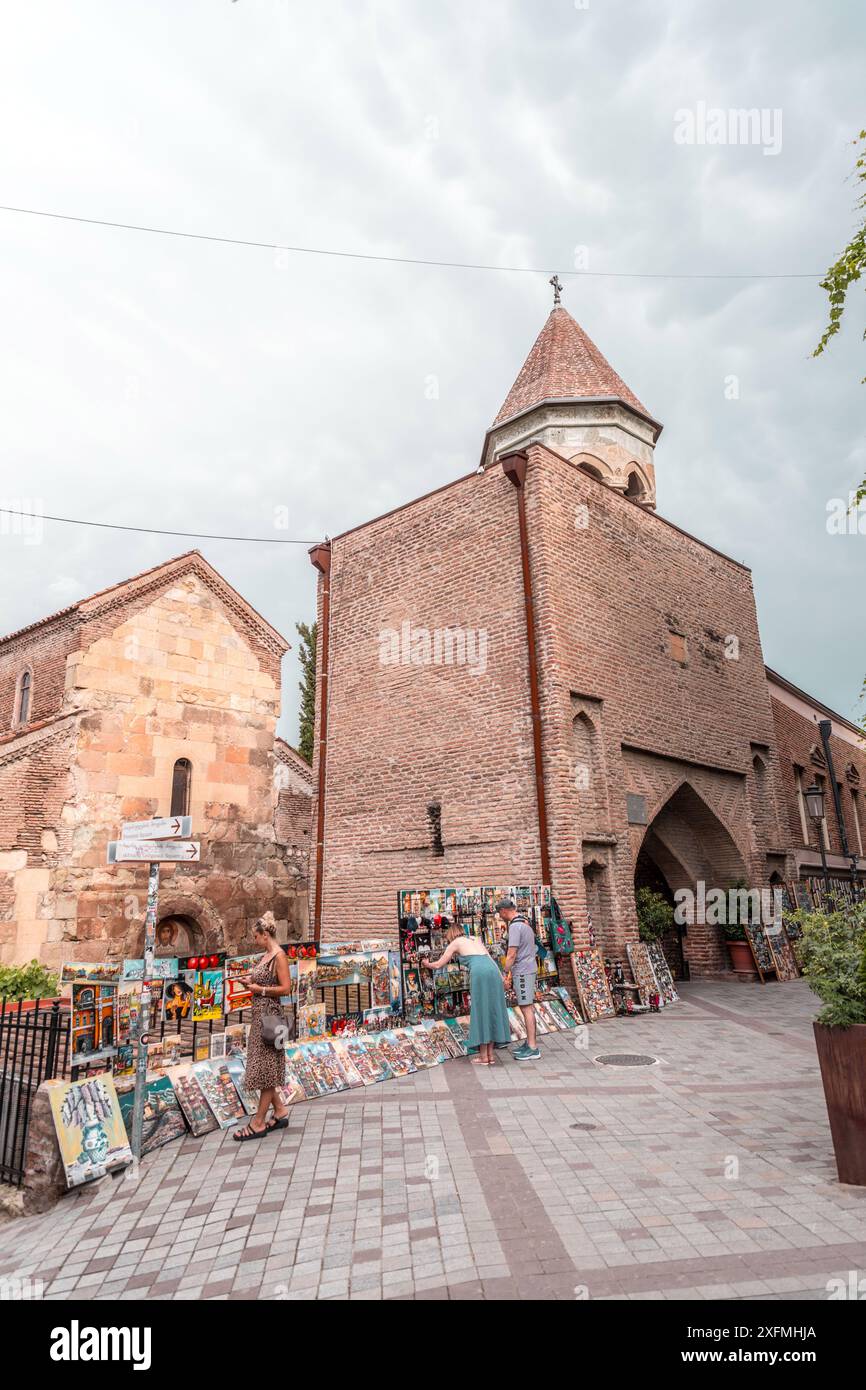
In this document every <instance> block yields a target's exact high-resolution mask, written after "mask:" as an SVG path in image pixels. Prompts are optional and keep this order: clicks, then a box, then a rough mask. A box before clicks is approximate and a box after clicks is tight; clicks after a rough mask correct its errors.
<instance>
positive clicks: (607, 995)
mask: <svg viewBox="0 0 866 1390" xmlns="http://www.w3.org/2000/svg"><path fill="white" fill-rule="evenodd" d="M572 960H573V961H574V969H575V974H576V976H577V991H578V994H579V995H580V1003H581V1008H582V1011H583V1014H584V1016H585V1017H586V1018H587V1019H588V1020H589V1022H590V1023H595V1021H596V1019H598V1018H613V1017H614V1015H615V1013H616V1009H615V1008H614V1004H613V996H612V995H611V992H610V985H609V984H608V982H607V975H606V974H605V971H604V961H603V960H602V958H601V952H600V951H597V950H595V949H592V950H589V951H575V953H574V955H573V956H572Z"/></svg>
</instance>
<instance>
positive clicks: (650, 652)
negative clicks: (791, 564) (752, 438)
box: [311, 303, 866, 974]
mask: <svg viewBox="0 0 866 1390" xmlns="http://www.w3.org/2000/svg"><path fill="white" fill-rule="evenodd" d="M661 430H662V426H661V424H660V423H659V422H658V421H657V420H656V419H655V418H654V417H653V416H652V415H651V414H650V412H649V410H648V409H647V408H646V407H645V406H644V405H643V404H642V403H641V401H640V400H639V399H638V397H637V396H636V395H635V394H634V392H633V391H632V390H631V389H630V388H629V387H628V386H627V385H626V384H625V383H624V382H623V381H622V380H621V378H620V377H619V376H618V375H617V373H616V372H615V371H614V370H613V368H612V367H611V366H610V365H609V363H608V362H607V361H606V360H605V358H604V357H603V356H602V354H601V352H600V351H599V349H598V348H597V347H596V346H595V345H594V344H593V343H592V342H591V341H590V339H589V338H588V337H587V335H586V333H585V332H584V331H583V330H582V328H580V327H579V326H578V324H577V323H576V322H575V321H574V319H573V318H572V317H571V316H570V315H569V314H568V313H567V311H566V310H565V309H564V308H562V307H561V306H560V305H559V304H558V303H556V305H555V307H554V309H553V311H552V312H551V314H550V316H549V318H548V319H547V322H546V323H545V325H544V327H543V329H542V331H541V333H540V334H539V336H538V339H537V341H536V342H535V345H534V346H533V348H532V350H531V352H530V354H529V356H528V358H527V359H526V362H525V363H524V365H523V367H522V369H521V371H520V373H519V375H518V377H517V379H516V381H515V383H514V385H513V386H512V388H511V391H510V392H509V393H508V396H507V397H506V400H505V403H504V404H503V406H502V409H501V410H500V411H499V413H498V415H497V416H496V418H495V420H494V422H493V424H492V426H491V428H490V429H489V430H488V432H487V435H486V437H485V440H484V443H483V447H482V451H481V459H480V464H479V467H478V469H477V471H475V472H473V473H471V474H469V475H468V476H466V477H462V478H458V479H456V480H455V481H454V482H451V483H449V484H446V485H445V486H444V487H441V488H438V489H437V490H436V491H434V492H432V493H429V494H428V495H426V496H424V497H420V498H418V499H416V500H415V501H412V502H409V503H407V504H406V505H405V506H402V507H399V508H397V509H396V510H394V511H393V512H390V513H388V514H387V515H385V516H381V517H378V518H376V519H375V520H373V521H370V522H367V523H366V524H364V525H361V526H358V527H356V528H354V529H353V530H351V531H348V532H346V533H344V534H342V535H340V536H337V537H335V538H334V539H333V540H331V541H327V542H324V543H323V544H322V545H319V546H316V547H315V548H314V549H313V551H312V552H311V559H312V562H313V564H314V565H315V567H316V568H317V569H318V571H319V581H318V585H319V594H318V619H319V672H320V673H321V678H320V682H319V701H318V707H317V750H316V759H315V766H314V774H315V788H314V806H313V836H314V840H315V842H316V843H315V853H314V855H313V856H312V857H311V872H312V873H313V875H314V882H313V889H312V892H311V900H312V903H313V912H314V922H315V923H316V924H317V927H316V929H317V931H321V933H322V935H324V936H327V937H329V938H333V937H339V936H346V935H348V936H358V935H364V934H371V933H372V934H375V935H377V936H378V935H382V934H385V933H389V932H391V933H395V934H396V894H397V891H398V889H400V888H404V887H424V886H459V885H461V884H463V885H468V884H484V883H524V882H536V883H538V882H550V883H551V884H552V885H553V888H554V891H555V893H556V895H557V897H558V899H559V901H560V904H561V906H562V908H563V910H564V912H565V914H566V915H567V916H568V917H570V918H571V919H572V920H573V922H574V926H575V932H576V937H577V940H578V942H579V943H581V944H586V942H587V941H588V939H589V924H590V920H591V922H592V925H593V928H594V931H595V935H596V939H597V941H598V944H599V945H600V946H601V948H602V949H603V950H604V951H605V952H608V953H610V954H616V955H620V954H622V953H623V948H624V946H625V943H626V942H627V941H628V940H632V939H636V915H635V896H634V895H635V886H636V884H637V885H640V884H642V883H646V884H660V885H662V886H663V887H664V888H666V889H667V890H669V891H670V892H672V891H674V890H676V889H677V888H679V887H692V888H693V889H694V888H695V885H696V884H697V883H698V882H699V881H701V880H703V881H704V883H705V884H706V885H707V888H709V887H713V886H717V887H729V886H733V885H735V884H737V883H747V884H749V885H751V886H755V887H760V886H764V885H769V884H770V883H771V882H773V883H775V882H779V881H783V880H784V881H790V880H791V879H792V878H795V877H796V876H797V875H798V874H799V873H800V872H801V870H802V871H804V872H805V871H806V870H808V869H810V868H812V867H813V864H814V863H820V858H819V855H818V851H817V842H816V841H814V840H813V842H812V843H811V845H810V836H811V835H812V834H813V829H812V827H811V825H810V824H808V823H807V821H806V820H804V819H803V816H802V804H801V803H802V793H803V791H804V789H805V786H807V785H809V784H810V783H811V781H812V780H813V777H814V774H815V773H816V772H821V769H820V768H819V765H818V764H817V763H816V761H815V759H816V757H817V756H818V754H819V753H820V751H821V750H820V747H819V739H818V735H817V721H818V720H819V719H822V718H825V717H827V716H830V715H831V712H830V711H826V710H825V709H824V707H823V706H822V705H820V704H819V703H818V702H815V701H812V700H811V697H809V696H807V695H805V694H804V692H802V691H797V690H796V688H795V687H793V686H790V685H789V684H788V683H787V682H785V681H784V680H783V678H781V677H771V678H770V679H768V675H767V672H766V670H765V666H764V660H763V655H762V651H761V639H760V634H759V631H758V621H757V615H756V611H755V599H754V594H753V591H752V581H751V575H750V573H749V570H748V569H747V568H746V567H745V566H744V565H742V564H740V563H739V562H738V561H737V560H735V559H732V558H731V557H729V556H727V555H723V554H721V553H720V552H719V551H717V550H715V549H714V548H713V547H712V546H709V545H706V544H705V543H704V542H702V541H701V540H699V539H698V538H697V537H695V536H692V535H689V534H687V533H686V532H685V531H683V530H682V529H681V528H680V527H678V526H675V525H674V524H673V523H671V522H670V521H667V520H666V519H665V518H664V517H662V516H660V515H659V514H658V513H657V511H656V491H655V450H656V445H657V443H658V440H659V436H660V434H661ZM832 721H833V751H834V757H833V762H834V768H835V773H836V776H837V780H841V783H842V784H843V790H844V792H845V799H844V802H843V823H845V824H847V829H848V830H849V832H850V833H849V834H848V836H847V839H848V842H849V849H850V845H852V844H856V846H857V850H858V853H859V856H860V863H859V867H860V870H861V871H862V870H863V869H866V861H864V860H863V859H862V852H863V847H862V840H860V839H859V838H858V837H859V830H857V829H856V828H855V827H856V825H857V822H856V821H855V817H856V816H857V814H858V800H857V798H858V797H859V779H860V778H861V777H863V778H866V758H864V755H863V752H862V747H863V745H862V741H861V738H860V736H859V733H858V731H857V729H856V727H855V726H854V725H851V724H849V723H848V722H847V721H845V720H842V719H840V718H839V717H838V716H835V715H833V716H832ZM822 775H823V776H824V777H825V782H826V783H827V785H828V788H829V782H827V776H828V774H827V768H826V767H824V768H823V773H822ZM852 793H853V799H852ZM826 814H827V817H828V818H830V819H831V820H832V818H833V816H834V806H833V804H832V802H831V799H830V798H829V796H828V810H827V813H826ZM825 834H827V836H828V839H827V848H828V850H829V851H830V853H831V864H832V866H833V868H834V871H838V872H839V873H847V872H848V871H849V869H848V866H849V860H848V859H846V858H845V857H844V855H843V853H842V846H841V844H840V843H839V842H838V841H839V836H838V834H837V833H836V832H835V831H834V832H833V834H832V835H831V834H830V831H829V829H828V828H825ZM684 950H685V951H686V954H687V959H688V963H689V966H690V969H691V971H692V973H693V974H698V973H717V972H721V971H724V970H726V969H727V957H726V953H725V949H724V943H723V941H722V936H721V932H720V929H719V928H718V927H710V926H701V925H699V924H698V925H694V926H690V927H689V929H688V937H687V941H686V943H684Z"/></svg>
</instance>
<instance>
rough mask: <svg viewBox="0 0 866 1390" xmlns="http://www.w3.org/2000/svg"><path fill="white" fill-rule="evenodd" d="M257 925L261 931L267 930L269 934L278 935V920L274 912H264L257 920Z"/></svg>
mask: <svg viewBox="0 0 866 1390" xmlns="http://www.w3.org/2000/svg"><path fill="white" fill-rule="evenodd" d="M256 926H257V927H258V929H259V931H265V932H267V934H268V936H276V934H277V922H276V918H275V917H274V914H273V913H272V912H266V913H264V915H263V916H262V917H260V918H259V920H258V921H257V922H256Z"/></svg>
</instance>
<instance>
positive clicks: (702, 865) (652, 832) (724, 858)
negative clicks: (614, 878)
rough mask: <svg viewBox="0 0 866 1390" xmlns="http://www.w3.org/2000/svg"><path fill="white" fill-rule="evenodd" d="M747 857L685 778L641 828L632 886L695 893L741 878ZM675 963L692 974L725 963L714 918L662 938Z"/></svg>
mask: <svg viewBox="0 0 866 1390" xmlns="http://www.w3.org/2000/svg"><path fill="white" fill-rule="evenodd" d="M748 879H749V871H748V867H747V862H746V858H745V856H744V854H743V852H742V851H741V849H740V848H739V846H738V844H737V842H736V840H735V839H734V836H733V834H732V833H731V831H730V830H729V829H728V827H727V826H726V825H725V824H724V822H723V821H722V820H721V819H720V817H719V816H718V815H717V814H716V812H715V811H714V810H713V809H712V807H711V806H710V805H709V803H708V802H707V801H706V800H705V799H704V797H703V796H701V794H700V792H698V791H697V790H696V789H695V787H694V786H693V785H692V784H691V782H689V781H684V782H681V783H680V784H679V786H678V787H677V788H676V790H675V791H673V792H672V793H671V794H670V796H668V798H667V800H666V801H665V802H664V804H663V805H662V806H661V807H660V808H659V810H658V811H657V812H656V814H655V815H654V816H653V818H652V820H651V821H650V823H649V825H648V826H647V828H646V831H645V833H644V836H643V839H642V842H641V844H640V847H639V850H638V853H637V857H636V861H635V887H636V888H639V887H652V888H654V889H655V890H656V891H659V892H662V893H663V895H664V896H665V897H667V898H668V900H669V901H670V902H671V903H673V901H674V895H675V893H676V892H677V890H678V889H681V888H687V889H689V890H690V891H691V892H692V893H694V894H695V895H696V896H697V895H698V891H699V884H701V883H703V884H704V887H705V891H706V892H709V891H710V890H711V889H713V888H721V889H724V890H727V889H728V888H731V887H732V886H733V885H734V884H736V883H746V882H748ZM665 946H666V951H667V950H668V948H670V950H671V951H672V952H673V954H674V962H673V963H674V964H679V963H680V962H679V961H678V960H677V952H678V951H679V952H681V954H682V958H683V963H687V965H688V967H689V969H690V970H694V972H695V973H696V974H715V973H718V972H721V971H727V970H728V969H729V965H728V957H727V952H726V950H725V943H724V936H723V934H722V930H721V927H719V926H717V925H715V924H709V923H701V922H695V923H691V924H689V925H688V927H687V928H686V933H685V936H684V939H680V940H679V941H673V940H672V941H671V942H669V943H668V942H666V943H665Z"/></svg>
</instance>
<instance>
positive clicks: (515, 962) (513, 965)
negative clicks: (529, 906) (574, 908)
mask: <svg viewBox="0 0 866 1390" xmlns="http://www.w3.org/2000/svg"><path fill="white" fill-rule="evenodd" d="M496 911H497V912H498V914H499V916H500V917H501V918H502V920H503V922H505V924H506V926H507V927H508V950H507V952H506V955H505V973H506V975H509V974H510V975H511V982H512V986H513V988H514V993H515V995H516V996H517V1003H518V1006H519V1008H520V1012H521V1013H522V1014H523V1021H524V1023H525V1024H526V1042H524V1043H521V1044H520V1046H519V1047H518V1048H516V1049H515V1052H514V1058H515V1060H516V1061H518V1062H535V1061H537V1060H538V1058H539V1057H540V1056H541V1053H540V1051H539V1049H538V1040H537V1037H536V1032H535V985H536V975H537V973H538V960H537V957H536V949H535V932H534V931H533V930H532V927H531V926H530V925H529V923H528V922H527V920H526V918H525V917H524V916H523V914H522V913H519V912H518V911H517V908H516V907H515V906H514V903H513V902H511V900H510V899H509V898H503V900H502V901H501V902H498V903H497V904H496Z"/></svg>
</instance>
